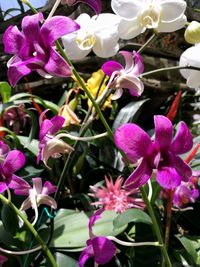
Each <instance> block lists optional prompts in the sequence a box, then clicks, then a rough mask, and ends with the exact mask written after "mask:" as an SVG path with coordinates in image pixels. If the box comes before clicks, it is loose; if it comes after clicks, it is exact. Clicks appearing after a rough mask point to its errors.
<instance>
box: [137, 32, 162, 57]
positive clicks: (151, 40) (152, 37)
mask: <svg viewBox="0 0 200 267" xmlns="http://www.w3.org/2000/svg"><path fill="white" fill-rule="evenodd" d="M157 35H158V34H156V33H154V34H153V35H152V36H151V37H150V38H149V39H148V40H147V41H146V43H144V44H143V45H142V46H141V47H140V49H138V51H137V53H139V54H141V53H142V52H143V51H144V49H145V48H146V47H147V46H148V45H149V44H151V43H152V42H153V41H154V40H155V39H156V37H157Z"/></svg>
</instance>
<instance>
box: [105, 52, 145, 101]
mask: <svg viewBox="0 0 200 267" xmlns="http://www.w3.org/2000/svg"><path fill="white" fill-rule="evenodd" d="M119 53H120V54H121V55H122V56H123V57H124V59H125V67H123V66H122V65H121V64H120V63H118V62H117V61H114V60H111V61H108V62H106V63H104V64H103V65H102V67H101V68H102V70H103V72H104V73H105V74H106V75H108V76H109V77H110V80H109V82H108V85H107V86H108V87H110V88H112V89H115V90H116V92H115V93H114V94H113V96H112V99H118V98H120V97H121V95H122V93H123V89H124V88H127V89H129V92H130V94H131V95H133V96H139V95H141V94H142V92H143V90H144V85H143V83H142V81H141V80H140V79H139V78H138V77H139V75H140V74H141V73H142V72H143V70H144V65H143V62H142V58H141V57H140V55H139V54H138V53H137V52H133V54H132V53H130V52H128V51H120V52H119Z"/></svg>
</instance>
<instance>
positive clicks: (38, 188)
mask: <svg viewBox="0 0 200 267" xmlns="http://www.w3.org/2000/svg"><path fill="white" fill-rule="evenodd" d="M32 182H33V189H34V191H35V192H36V193H37V194H38V195H39V194H41V193H42V179H41V178H39V177H36V178H33V179H32Z"/></svg>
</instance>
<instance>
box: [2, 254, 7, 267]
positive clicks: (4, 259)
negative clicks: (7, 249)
mask: <svg viewBox="0 0 200 267" xmlns="http://www.w3.org/2000/svg"><path fill="white" fill-rule="evenodd" d="M7 260H8V258H6V257H5V256H3V255H0V267H2V266H3V264H4V263H5V262H6V261H7Z"/></svg>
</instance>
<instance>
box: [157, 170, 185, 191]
mask: <svg viewBox="0 0 200 267" xmlns="http://www.w3.org/2000/svg"><path fill="white" fill-rule="evenodd" d="M156 180H157V182H158V183H159V184H160V185H161V186H162V187H163V188H165V189H175V188H176V187H177V186H179V185H180V183H181V180H182V177H181V175H180V174H179V173H178V172H177V170H176V169H175V168H174V167H169V166H168V167H162V168H159V169H158V171H157V176H156Z"/></svg>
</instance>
